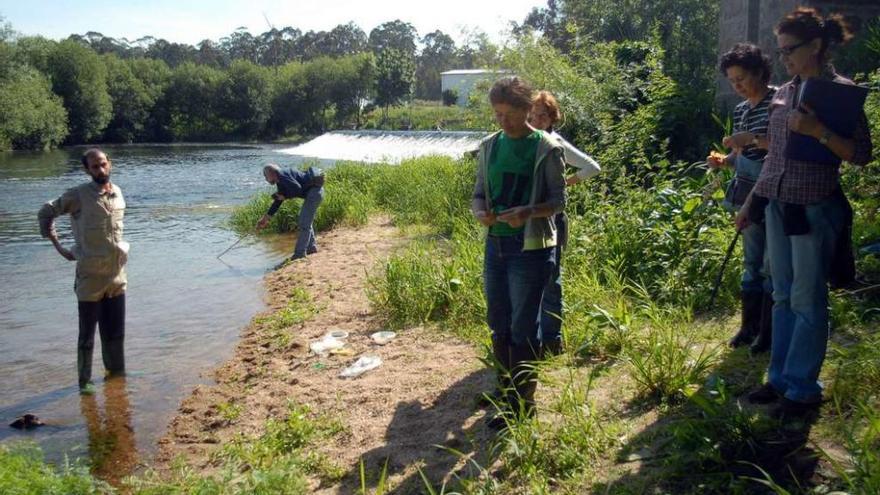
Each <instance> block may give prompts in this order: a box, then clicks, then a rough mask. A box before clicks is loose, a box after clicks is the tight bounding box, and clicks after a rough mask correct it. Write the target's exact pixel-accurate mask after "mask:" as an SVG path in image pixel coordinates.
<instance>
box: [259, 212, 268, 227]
mask: <svg viewBox="0 0 880 495" xmlns="http://www.w3.org/2000/svg"><path fill="white" fill-rule="evenodd" d="M266 225H269V215H263V216H262V217H260V221H258V222H257V230H262V229H264V228H266Z"/></svg>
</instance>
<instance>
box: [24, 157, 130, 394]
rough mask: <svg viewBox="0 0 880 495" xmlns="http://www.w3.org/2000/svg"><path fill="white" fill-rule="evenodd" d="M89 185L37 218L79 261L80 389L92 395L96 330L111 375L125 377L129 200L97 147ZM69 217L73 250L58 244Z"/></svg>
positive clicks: (61, 250) (89, 162)
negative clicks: (59, 228) (59, 221)
mask: <svg viewBox="0 0 880 495" xmlns="http://www.w3.org/2000/svg"><path fill="white" fill-rule="evenodd" d="M81 161H82V165H83V168H84V169H85V172H86V173H87V174H88V175H89V176H90V177H91V178H92V180H91V181H90V182H87V183H85V184H80V185H79V186H76V187H73V188H70V189H68V190H67V191H65V192H64V194H62V195H61V197H60V198H58V199H56V200H54V201H50V202H48V203H46V204H45V205H43V207H42V208H41V209H40V212H39V214H38V215H37V216H38V218H39V221H40V234H41V235H42V236H43V237H46V238H48V239H49V240H50V241H52V245H54V246H55V250H56V251H58V254H60V255H61V256H63V257H64V258H65V259H68V260H70V261H76V277H75V282H74V285H73V287H74V292H76V298H77V300H78V306H79V338H78V339H77V352H76V364H77V370H78V372H79V390H80V393H82V394H93V393H94V391H95V387H94V385H93V384H92V355H93V351H94V348H95V327H96V326H98V327H99V328H100V334H101V356H102V357H103V361H104V368H105V369H106V371H107V375H108V376H117V375H122V374H124V373H125V357H124V353H123V341H124V339H125V287H126V276H125V262H126V261H127V260H128V243H127V242H125V241H123V240H122V217H123V215H124V213H125V200H124V199H123V198H122V191H121V190H120V189H119V187H118V186H116V185H115V184H112V183H111V182H110V169H111V167H112V164H111V163H110V159H109V158H107V155H105V154H104V152H103V151H101V150H100V149H98V148H90V149H88V150H86V152H85V153H84V154H83V155H82V158H81ZM65 214H69V215H70V226H71V230H72V231H73V239H74V245H73V250H68V249H67V248H65V247H64V246H62V245H61V243H60V242H59V241H58V235H57V234H56V232H55V218H56V217H59V216H61V215H65Z"/></svg>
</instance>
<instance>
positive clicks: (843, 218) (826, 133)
mask: <svg viewBox="0 0 880 495" xmlns="http://www.w3.org/2000/svg"><path fill="white" fill-rule="evenodd" d="M775 31H776V40H777V45H778V47H779V49H778V50H777V52H778V54H779V56H780V58H781V60H782V62H783V64H784V65H785V69H786V70H787V71H788V74H789V75H791V76H792V77H793V78H792V80H791V81H789V82H787V83H786V84H784V85H783V86H781V87H780V88H779V91H778V92H777V93H776V96H775V97H774V98H773V101H772V102H771V104H770V125H769V129H768V134H767V136H768V139H769V150H768V152H767V156H766V158H765V159H764V167H763V168H762V169H761V174H760V176H759V177H758V181H757V183H756V184H755V188H754V190H753V194H752V196H751V197H750V198H749V200H748V203H749V205H748V206H745V207H743V209H742V210H741V211H740V213H739V214H738V215H737V220H736V221H737V227H738V228H743V227H745V226H746V225H748V223H749V217H752V218H754V217H755V215H754V213H755V211H761V208H760V207H755V208H752V204H753V203H754V204H755V205H759V204H760V203H762V202H763V201H762V200H760V199H759V198H766V207H765V208H763V211H764V213H765V216H766V225H767V248H768V252H769V254H770V271H771V275H772V279H773V300H774V306H773V342H772V346H771V350H770V368H769V371H768V382H767V383H766V384H764V385H763V386H762V387H761V388H759V389H758V390H756V391H754V392H752V393H751V394H749V400H750V401H751V402H755V403H771V402H777V401H778V402H779V404H778V406H777V408H776V409H775V410H774V412H773V416H774V417H777V418H786V417H798V416H804V415H806V414H810V413H812V412H814V411H816V410H817V408H818V405H819V403H820V402H821V399H822V386H821V384H820V382H819V371H820V369H821V367H822V363H823V361H824V360H825V353H826V349H827V342H828V333H829V320H828V281H829V276H830V274H831V261H832V259H833V257H834V255H835V245H836V244H837V242H838V241H839V240H840V239H842V238H843V237H842V236H845V235H849V234H848V232H847V230H846V225H847V222H848V219H847V216H848V213H849V211H850V210H849V205H848V203H847V201H846V198H845V196H844V195H843V192H842V191H841V189H840V179H839V168H840V162H841V161H848V162H850V163H852V164H855V165H864V164H866V163H868V162H869V161H871V149H872V148H871V138H870V134H869V132H868V123H867V118H866V116H865V113H864V110H861V111H860V112H858V113H857V114H856V115H854V116H853V117H852V119H853V120H854V121H855V122H854V129H855V131H854V133H853V134H852V136H851V137H846V136H843V135H840V134H837V133H835V132H834V131H832V130H831V129H830V128H829V127H828V126H827V125H826V124H825V123H823V122H822V119H821V118H820V117H818V116H817V115H816V113H815V112H814V110H813V109H812V108H811V107H810V106H809V105H807V104H805V103H804V102H802V101H801V100H800V98H801V92H802V88H803V87H804V84H809V83H808V81H810V80H811V79H824V80H826V81H833V82H836V83H840V84H848V85H851V84H853V83H852V81H850V80H849V79H846V78H844V77H842V76H840V75H839V74H837V73H836V72H835V71H834V68H833V67H832V66H831V65H830V63H829V55H828V52H829V48H830V47H831V46H833V45H836V44H842V43H844V42H846V41H848V40H849V38H851V36H852V35H851V33H850V32H849V29H848V27H847V25H846V23H845V22H844V21H843V18H842V17H840V16H838V15H831V16H828V17H825V18H823V17H822V16H821V15H819V14H818V12H817V11H816V10H815V9H811V8H798V9H797V10H795V11H794V12H792V13H790V14H789V15H787V16H786V17H785V18H783V19H782V21H780V22H779V24H778V25H777V26H776V30H775ZM819 82H821V81H819ZM826 118H827V117H826ZM796 134H800V135H803V136H809V137H812V138H814V139H815V140H816V141H817V142H818V143H819V144H821V146H822V147H824V148H822V147H820V148H819V150H820V151H819V152H816V151H811V153H814V154H816V156H815V158H811V159H803V158H792V156H794V155H795V154H794V153H793V152H792V149H790V148H791V146H789V142H790V141H793V136H794V138H798V139H800V138H802V137H803V136H796ZM799 148H800V150H796V151H801V152H800V153H798V155H802V154H803V153H802V151H803V150H804V149H807V148H806V147H804V146H799ZM811 149H814V148H811ZM826 149H827V150H830V152H831V153H833V155H832V156H833V157H834V158H833V159H832V160H831V162H830V163H829V162H828V160H827V159H823V158H820V156H819V155H818V153H820V152H821V153H822V154H823V155H824V154H826V153H825V150H826ZM749 210H754V211H752V213H751V214H749V213H748V211H749Z"/></svg>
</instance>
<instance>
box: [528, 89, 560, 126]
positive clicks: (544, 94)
mask: <svg viewBox="0 0 880 495" xmlns="http://www.w3.org/2000/svg"><path fill="white" fill-rule="evenodd" d="M539 103H540V104H541V105H544V106H545V107H547V116H548V117H550V125H551V126H553V125H556V123H557V122H559V121H560V120H562V110H560V108H559V102H557V101H556V97H555V96H553V93H551V92H549V91H544V90H541V91H538V92H537V93H535V97H534V98H532V105H537V104H539Z"/></svg>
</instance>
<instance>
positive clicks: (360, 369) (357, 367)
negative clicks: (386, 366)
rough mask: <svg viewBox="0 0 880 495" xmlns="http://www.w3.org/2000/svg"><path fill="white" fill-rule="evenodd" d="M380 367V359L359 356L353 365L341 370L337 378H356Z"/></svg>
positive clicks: (377, 357)
mask: <svg viewBox="0 0 880 495" xmlns="http://www.w3.org/2000/svg"><path fill="white" fill-rule="evenodd" d="M381 365H382V359H381V358H380V357H379V356H361V357H359V358H358V360H357V361H355V362H354V364H352V365H351V366H349V367H348V368H345V369H344V370H342V372H341V373H339V376H340V377H342V378H356V377H359V376H361V375H363V374H364V373H366V372H367V371H370V370H371V369H375V368H378V367H379V366H381Z"/></svg>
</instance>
